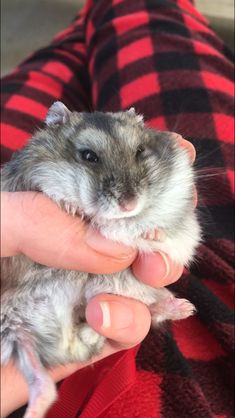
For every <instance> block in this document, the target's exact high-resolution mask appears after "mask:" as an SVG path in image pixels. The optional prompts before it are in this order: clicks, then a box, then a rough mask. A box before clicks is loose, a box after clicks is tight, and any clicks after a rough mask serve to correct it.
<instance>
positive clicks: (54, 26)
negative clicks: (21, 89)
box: [1, 0, 84, 75]
mask: <svg viewBox="0 0 235 418" xmlns="http://www.w3.org/2000/svg"><path fill="white" fill-rule="evenodd" d="M83 3H84V0H1V74H2V75H4V74H6V73H8V72H9V71H10V70H11V69H12V68H14V66H15V65H17V64H18V63H20V62H21V60H22V59H24V58H25V57H27V55H29V54H30V53H31V52H33V51H35V50H36V49H38V48H39V47H41V46H44V45H46V44H47V43H48V42H49V41H50V40H51V38H52V37H53V36H54V35H55V34H56V33H57V32H59V31H60V30H62V29H64V28H65V27H66V26H67V25H68V24H69V23H70V22H71V20H72V19H73V18H74V16H75V15H76V13H77V12H78V10H79V9H80V8H81V5H82V4H83Z"/></svg>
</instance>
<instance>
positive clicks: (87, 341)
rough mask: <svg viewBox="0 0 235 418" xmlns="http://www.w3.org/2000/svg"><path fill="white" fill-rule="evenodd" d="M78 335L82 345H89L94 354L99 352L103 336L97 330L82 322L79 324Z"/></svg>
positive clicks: (102, 343) (103, 339)
mask: <svg viewBox="0 0 235 418" xmlns="http://www.w3.org/2000/svg"><path fill="white" fill-rule="evenodd" d="M79 337H80V339H81V341H82V342H83V344H84V345H86V346H87V347H91V349H92V351H93V350H94V351H95V353H94V354H98V353H99V352H100V350H101V348H102V347H103V345H104V341H105V338H104V337H103V336H102V335H100V334H98V332H96V331H95V330H94V329H93V328H91V327H90V325H88V324H84V325H82V326H81V328H80V331H79Z"/></svg>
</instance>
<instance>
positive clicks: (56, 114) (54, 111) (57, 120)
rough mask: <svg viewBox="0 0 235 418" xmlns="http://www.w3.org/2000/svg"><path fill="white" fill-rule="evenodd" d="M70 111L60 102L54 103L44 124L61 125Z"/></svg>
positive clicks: (67, 117)
mask: <svg viewBox="0 0 235 418" xmlns="http://www.w3.org/2000/svg"><path fill="white" fill-rule="evenodd" d="M70 113H71V112H70V110H69V109H68V108H67V107H66V106H65V105H64V103H62V102H59V101H58V102H55V103H53V105H52V106H51V107H50V108H49V110H48V112H47V115H46V119H45V123H46V125H47V126H55V125H63V124H64V123H65V122H66V121H67V120H68V119H69V115H70Z"/></svg>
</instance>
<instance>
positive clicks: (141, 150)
mask: <svg viewBox="0 0 235 418" xmlns="http://www.w3.org/2000/svg"><path fill="white" fill-rule="evenodd" d="M144 151H145V146H144V145H139V146H138V148H137V150H136V157H139V156H140V155H141V154H142V153H143V152H144Z"/></svg>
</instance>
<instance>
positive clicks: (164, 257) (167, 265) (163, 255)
mask: <svg viewBox="0 0 235 418" xmlns="http://www.w3.org/2000/svg"><path fill="white" fill-rule="evenodd" d="M157 254H159V255H160V256H161V258H162V260H163V262H164V267H165V274H163V277H162V281H164V280H165V279H166V278H167V277H168V276H169V273H170V265H169V262H168V258H167V256H166V254H164V253H162V252H161V251H158V253H157Z"/></svg>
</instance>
